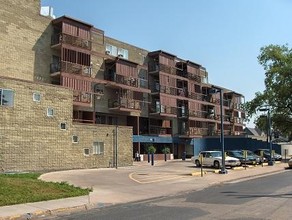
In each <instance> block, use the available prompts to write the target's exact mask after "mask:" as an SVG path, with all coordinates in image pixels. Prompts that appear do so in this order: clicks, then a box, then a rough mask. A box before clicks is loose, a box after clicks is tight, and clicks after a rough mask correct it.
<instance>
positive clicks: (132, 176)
mask: <svg viewBox="0 0 292 220" xmlns="http://www.w3.org/2000/svg"><path fill="white" fill-rule="evenodd" d="M135 175H138V173H135V172H134V173H130V174H129V178H130V179H131V180H133V181H135V182H137V183H140V184H147V183H156V182H162V181H167V180H174V179H181V178H185V177H187V176H181V175H174V174H171V175H169V174H164V175H162V174H156V175H149V176H147V177H142V178H139V179H138V178H135ZM143 175H145V174H143Z"/></svg>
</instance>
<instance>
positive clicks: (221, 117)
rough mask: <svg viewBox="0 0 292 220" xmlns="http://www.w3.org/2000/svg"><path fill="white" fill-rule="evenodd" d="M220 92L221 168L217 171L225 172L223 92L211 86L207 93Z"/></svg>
mask: <svg viewBox="0 0 292 220" xmlns="http://www.w3.org/2000/svg"><path fill="white" fill-rule="evenodd" d="M218 92H219V93H220V119H221V122H220V123H221V129H220V130H221V132H220V135H221V136H220V139H221V151H222V166H221V170H220V171H219V173H220V174H227V170H226V168H225V150H224V125H223V92H222V89H221V88H217V87H214V86H212V89H211V90H209V94H215V93H218Z"/></svg>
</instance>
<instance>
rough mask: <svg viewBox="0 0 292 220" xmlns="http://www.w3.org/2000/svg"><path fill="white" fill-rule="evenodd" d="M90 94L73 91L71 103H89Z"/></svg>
mask: <svg viewBox="0 0 292 220" xmlns="http://www.w3.org/2000/svg"><path fill="white" fill-rule="evenodd" d="M91 99H92V98H91V93H87V92H81V91H76V90H75V91H74V92H73V101H74V102H80V103H87V104H90V103H91Z"/></svg>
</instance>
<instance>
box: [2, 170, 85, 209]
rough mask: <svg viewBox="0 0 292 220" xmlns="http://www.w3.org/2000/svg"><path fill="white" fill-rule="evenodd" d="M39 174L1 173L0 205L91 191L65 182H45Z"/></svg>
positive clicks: (57, 197)
mask: <svg viewBox="0 0 292 220" xmlns="http://www.w3.org/2000/svg"><path fill="white" fill-rule="evenodd" d="M39 176H40V174H38V173H26V174H0V206H5V205H14V204H22V203H28V202H39V201H47V200H52V199H60V198H67V197H74V196H82V195H88V194H89V192H90V189H81V188H79V187H74V186H72V185H69V184H67V183H65V182H62V183H53V182H44V181H42V180H39V179H38V177H39Z"/></svg>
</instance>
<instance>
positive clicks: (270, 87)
mask: <svg viewBox="0 0 292 220" xmlns="http://www.w3.org/2000/svg"><path fill="white" fill-rule="evenodd" d="M258 61H259V63H260V64H261V65H262V66H263V67H264V70H265V90H264V91H263V92H257V93H256V94H255V98H254V99H253V100H251V101H250V102H247V103H246V104H245V110H246V112H247V117H248V118H251V117H252V116H253V115H255V114H256V113H257V111H258V110H259V108H260V107H261V106H263V105H268V106H270V109H271V118H272V126H273V129H274V130H278V131H280V132H282V133H283V134H285V135H287V136H289V139H291V138H292V49H290V48H288V45H283V46H280V45H269V46H265V47H262V48H261V50H260V55H259V56H258ZM255 123H256V125H258V126H259V127H260V128H262V129H264V128H263V127H265V126H266V125H265V123H264V121H263V117H257V118H256V120H255Z"/></svg>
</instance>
